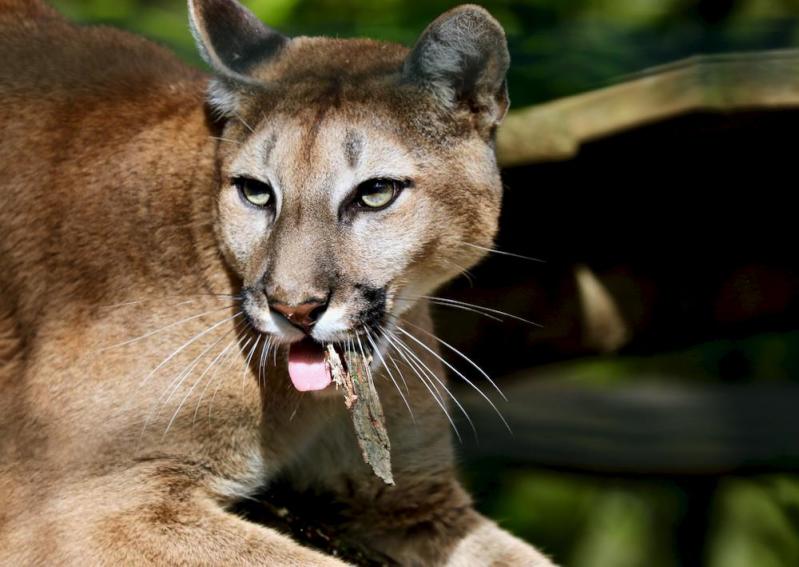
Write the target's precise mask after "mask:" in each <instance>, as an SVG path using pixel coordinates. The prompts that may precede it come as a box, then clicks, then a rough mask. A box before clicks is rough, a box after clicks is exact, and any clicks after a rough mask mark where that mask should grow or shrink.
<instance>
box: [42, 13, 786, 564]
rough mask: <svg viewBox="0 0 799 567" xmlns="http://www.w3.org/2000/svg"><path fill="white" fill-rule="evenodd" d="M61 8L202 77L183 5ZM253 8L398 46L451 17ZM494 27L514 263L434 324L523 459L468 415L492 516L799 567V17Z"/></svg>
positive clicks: (651, 16)
mask: <svg viewBox="0 0 799 567" xmlns="http://www.w3.org/2000/svg"><path fill="white" fill-rule="evenodd" d="M52 2H53V3H54V4H55V5H56V6H57V7H58V8H60V9H61V10H62V11H63V12H65V13H66V14H67V15H69V16H71V17H73V18H75V19H78V20H80V21H84V22H100V23H108V24H112V25H115V26H121V27H124V28H128V29H131V30H133V31H136V32H138V33H141V34H144V35H146V36H149V37H151V38H154V39H156V40H158V41H160V42H162V43H165V44H168V45H169V46H171V47H172V48H173V49H174V50H176V51H177V52H178V53H179V54H180V55H181V56H182V57H184V58H185V59H186V60H187V61H189V62H191V63H192V64H197V65H199V64H200V62H199V59H198V57H197V56H196V54H195V51H194V48H193V43H192V40H191V37H190V34H189V31H188V27H187V23H186V13H185V12H186V10H185V5H184V2H183V1H182V0H52ZM244 3H245V4H247V5H248V6H249V7H250V8H252V9H253V10H254V11H255V12H256V13H257V14H258V15H259V16H260V17H261V18H262V19H263V20H264V21H266V22H267V23H269V24H271V25H273V26H275V27H278V28H280V29H281V30H283V31H285V32H287V33H289V34H292V35H314V34H324V35H336V36H342V37H347V36H369V37H375V38H381V39H387V40H393V41H399V42H402V43H405V44H411V43H412V42H413V41H414V40H415V38H416V37H417V35H418V34H419V32H420V31H421V30H422V29H423V28H424V27H425V25H426V24H427V23H429V21H431V20H432V19H434V18H435V17H436V16H437V15H438V14H439V13H441V12H443V11H445V10H446V9H447V8H449V7H451V6H453V5H455V4H456V2H449V1H443V0H425V1H424V2H417V1H411V0H383V1H381V2H375V1H373V0H336V1H333V0H250V1H245V2H244ZM482 4H483V5H484V6H486V7H487V8H488V9H489V10H490V11H491V12H492V13H493V14H494V15H495V16H496V17H497V18H498V19H499V20H500V21H501V22H502V24H503V25H504V26H505V29H506V30H507V32H508V39H509V45H510V50H511V55H512V59H513V65H512V68H511V71H510V76H509V85H510V93H511V99H512V101H513V108H514V111H513V113H512V114H511V115H510V116H509V118H508V119H507V121H506V124H505V125H504V126H503V129H502V130H501V131H500V133H499V138H498V153H499V158H500V161H501V164H502V165H503V166H504V172H503V175H504V180H505V183H506V186H507V190H506V205H505V210H504V212H503V218H502V230H501V233H500V235H499V238H498V241H497V250H498V251H500V252H506V253H511V254H516V255H519V256H513V255H508V254H501V253H495V254H491V255H490V257H489V258H488V259H487V260H486V261H485V262H484V263H482V264H481V265H480V266H478V267H477V268H475V269H473V270H472V271H471V272H470V273H468V274H465V275H464V277H462V278H459V279H458V280H457V281H456V282H454V283H453V284H452V285H451V286H450V287H449V288H447V289H445V290H442V291H441V292H440V294H439V296H440V297H442V298H447V299H446V300H443V301H440V302H439V304H438V305H436V307H435V309H436V312H437V313H436V321H437V326H438V328H437V333H439V335H440V336H441V337H442V338H443V339H445V340H446V341H447V342H449V343H451V344H452V345H453V346H455V347H457V348H458V349H460V350H462V351H463V352H465V353H467V354H468V355H469V356H471V357H472V358H473V359H474V360H475V361H476V362H477V363H478V364H479V365H480V366H482V367H483V368H484V369H485V370H486V371H488V373H489V374H491V375H492V376H494V377H495V378H496V379H497V381H498V383H499V384H500V386H501V387H502V388H503V390H504V391H505V394H506V395H507V397H508V401H507V402H506V401H503V400H502V399H501V398H500V397H499V396H498V395H496V392H493V391H492V390H491V389H490V386H488V385H486V384H485V382H483V383H482V384H483V385H485V387H486V390H485V391H486V393H487V394H489V395H491V396H492V397H493V399H494V400H495V403H496V404H497V406H498V407H499V408H500V410H501V411H502V413H503V414H504V415H505V416H506V418H507V419H508V421H509V422H510V424H511V427H512V429H513V431H514V434H513V436H510V435H509V434H508V433H507V431H506V430H505V429H504V428H503V425H502V423H501V421H500V420H499V419H498V418H497V416H496V415H495V414H494V413H492V410H491V408H490V407H489V406H488V405H487V404H486V403H485V401H484V400H482V399H481V398H480V397H479V396H478V395H477V394H476V393H474V392H470V391H469V390H468V388H459V389H458V391H457V393H458V396H459V397H461V398H462V399H463V400H464V405H465V406H466V408H467V409H468V410H469V412H470V413H471V415H472V417H473V419H474V421H475V424H476V426H477V432H478V439H477V440H475V439H474V438H473V437H472V436H470V435H469V431H468V426H466V424H465V422H463V420H461V424H460V429H461V431H462V432H463V433H464V441H463V443H462V444H460V445H459V450H460V453H461V457H462V460H463V474H464V476H465V480H466V482H467V484H468V485H469V486H470V488H471V490H472V491H473V493H474V494H475V498H476V501H477V505H478V507H479V508H480V509H481V510H483V511H484V512H485V513H487V514H489V515H490V516H492V517H494V518H496V519H497V520H498V521H499V522H500V523H501V524H502V525H503V526H504V527H506V528H507V529H509V530H511V531H512V532H514V533H516V534H517V535H519V536H520V537H522V538H525V539H528V540H529V541H531V542H535V544H536V545H538V546H539V547H541V548H542V549H543V550H545V551H546V552H547V553H549V554H550V555H551V556H552V557H553V558H554V559H555V560H556V561H557V562H558V563H561V564H563V565H567V566H572V567H627V566H629V567H636V566H642V567H643V566H646V567H672V566H678V565H685V566H699V565H702V566H711V567H744V566H757V567H772V566H774V567H778V566H780V567H781V566H796V565H799V477H797V476H795V473H796V472H799V384H797V379H799V325H797V322H799V300H797V293H796V291H797V289H798V288H799V259H798V257H797V251H796V248H797V243H798V242H799V238H797V236H799V235H798V234H797V232H798V231H797V220H796V210H797V209H796V206H795V205H794V204H793V200H792V195H791V193H792V191H793V190H794V189H795V187H796V183H797V181H796V173H795V167H794V163H795V161H796V156H797V150H796V148H797V145H796V137H797V132H799V54H797V52H795V51H793V48H795V47H797V46H799V2H797V0H704V1H703V0H699V1H697V0H492V1H489V2H482ZM521 256H523V257H521ZM455 301H458V302H468V303H469V304H471V305H475V306H482V307H469V308H468V309H470V310H466V309H463V308H462V307H464V306H463V305H461V306H458V305H457V304H456V303H455ZM492 310H493V311H492ZM500 312H502V313H500ZM506 313H507V314H511V315H512V316H508V315H506ZM516 317H520V318H523V319H525V320H530V321H533V322H535V323H538V324H540V326H538V325H532V324H530V323H527V322H524V321H521V320H519V319H518V318H516ZM449 358H450V360H451V361H452V362H453V363H456V364H457V366H458V367H459V368H460V369H461V371H462V372H464V373H468V375H469V376H471V377H474V378H480V375H479V373H476V372H475V370H474V368H473V367H471V366H470V365H468V363H465V362H464V361H463V360H462V359H460V357H458V356H457V355H454V354H453V355H452V356H450V357H449Z"/></svg>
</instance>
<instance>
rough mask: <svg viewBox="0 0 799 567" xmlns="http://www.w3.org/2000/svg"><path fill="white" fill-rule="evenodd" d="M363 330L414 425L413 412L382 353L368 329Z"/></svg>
mask: <svg viewBox="0 0 799 567" xmlns="http://www.w3.org/2000/svg"><path fill="white" fill-rule="evenodd" d="M365 330H366V339H367V340H368V341H369V343H370V344H371V345H372V349H373V350H374V352H375V353H376V354H377V356H378V358H380V362H381V363H382V364H383V368H385V369H386V373H387V374H388V376H389V378H391V381H392V382H393V383H394V387H395V388H397V392H399V395H400V397H401V398H402V401H403V402H405V407H406V408H408V413H409V414H410V415H411V420H412V421H413V422H414V423H415V422H416V418H415V417H414V415H413V410H412V409H411V404H410V403H408V399H407V398H406V397H405V394H403V393H402V388H400V387H399V384H398V383H397V381H396V380H395V379H394V375H393V374H392V373H391V369H390V368H389V367H388V364H386V361H385V359H384V358H383V353H381V352H380V348H379V346H378V345H377V343H376V342H375V340H374V339H373V338H372V333H371V332H370V331H369V328H368V327H365Z"/></svg>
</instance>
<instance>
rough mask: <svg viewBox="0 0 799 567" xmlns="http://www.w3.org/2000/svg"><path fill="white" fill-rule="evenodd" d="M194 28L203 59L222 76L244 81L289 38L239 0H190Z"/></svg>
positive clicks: (190, 14)
mask: <svg viewBox="0 0 799 567" xmlns="http://www.w3.org/2000/svg"><path fill="white" fill-rule="evenodd" d="M189 20H190V23H191V31H192V34H193V35H194V39H195V41H196V42H197V47H198V49H199V51H200V55H202V57H203V59H204V60H205V61H206V62H207V63H208V64H209V65H210V66H211V68H212V69H213V70H214V71H216V72H217V73H218V74H219V75H222V76H223V77H226V78H228V79H235V80H238V81H242V82H245V83H251V82H253V81H252V79H251V78H250V77H249V76H248V72H249V71H250V70H251V69H252V67H253V66H255V65H256V64H258V63H261V62H263V61H265V60H268V59H270V58H271V57H274V56H275V55H276V54H277V53H278V52H279V51H280V50H281V49H282V48H283V47H284V46H285V45H286V44H287V43H288V42H289V38H287V37H286V36H284V35H282V34H280V33H279V32H276V31H275V30H273V29H271V28H269V27H268V26H266V25H265V24H264V23H263V22H261V20H259V19H258V18H257V17H256V16H255V14H253V13H252V12H250V11H249V10H248V9H247V8H245V7H244V6H242V5H241V4H240V3H239V2H237V0H189Z"/></svg>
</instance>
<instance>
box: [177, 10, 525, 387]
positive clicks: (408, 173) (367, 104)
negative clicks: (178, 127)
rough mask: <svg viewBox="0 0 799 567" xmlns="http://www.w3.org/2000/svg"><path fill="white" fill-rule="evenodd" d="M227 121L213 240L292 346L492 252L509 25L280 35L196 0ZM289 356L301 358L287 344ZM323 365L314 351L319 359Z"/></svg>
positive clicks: (322, 338)
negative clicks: (408, 43) (407, 39)
mask: <svg viewBox="0 0 799 567" xmlns="http://www.w3.org/2000/svg"><path fill="white" fill-rule="evenodd" d="M189 4H190V17H191V25H192V30H193V33H194V36H195V38H196V40H197V44H198V46H199V49H200V52H201V54H202V55H203V57H204V58H205V60H206V62H207V63H208V64H209V65H210V66H211V67H212V69H213V70H214V72H215V76H214V78H213V79H212V80H211V82H210V86H209V91H208V103H209V104H210V106H211V107H212V109H213V110H214V111H215V112H216V113H217V114H218V116H219V117H220V119H222V120H224V123H225V125H224V131H223V134H222V136H221V138H222V139H221V140H220V141H219V149H218V167H219V176H218V177H219V186H218V187H217V188H216V191H217V193H216V199H215V202H216V207H217V211H216V213H217V214H216V220H215V222H216V226H215V230H216V234H217V237H218V240H219V245H220V248H221V250H222V252H223V255H224V257H225V259H226V261H227V262H228V263H229V265H230V267H231V269H232V270H233V271H234V272H235V273H236V274H237V275H238V277H239V278H240V279H241V284H242V290H243V291H242V295H243V298H244V299H243V304H244V309H245V312H246V314H247V316H248V319H249V320H250V322H251V324H252V325H253V326H254V327H255V328H256V329H257V330H258V331H260V332H262V333H264V334H268V335H270V336H271V337H272V338H273V340H274V341H276V342H278V343H280V344H291V345H292V346H291V350H290V355H289V370H290V374H291V377H292V380H293V381H294V384H295V386H296V387H297V388H298V389H300V390H311V389H319V388H322V387H324V386H325V385H326V384H327V383H329V381H326V380H325V379H324V377H322V376H321V374H320V373H317V374H313V375H311V374H312V373H311V374H308V373H306V374H307V375H305V376H300V375H299V374H297V375H295V373H293V372H291V363H292V356H294V357H295V358H297V359H301V360H307V359H308V358H309V357H310V358H311V359H314V357H317V359H318V356H320V355H319V352H321V349H322V347H323V345H325V344H328V343H333V344H337V345H342V344H345V343H347V342H348V341H350V340H353V339H355V340H357V339H361V343H362V344H363V345H364V346H365V347H366V348H369V346H368V345H371V346H372V348H374V346H375V345H376V344H379V341H380V339H381V329H383V328H384V326H390V325H392V322H393V321H394V320H395V318H396V317H398V316H400V315H401V314H402V313H403V311H405V310H407V309H409V308H410V307H412V306H413V304H414V303H415V302H416V301H417V300H419V299H420V298H422V297H423V296H425V295H427V294H430V293H431V292H432V291H433V290H434V289H435V288H436V287H438V286H440V285H441V284H442V283H443V282H445V281H447V280H448V279H451V278H452V277H454V276H455V275H457V274H458V273H460V272H462V271H464V270H466V269H467V268H469V267H470V266H472V265H473V264H474V263H476V262H477V261H478V260H479V259H480V258H481V257H482V255H483V254H484V252H485V250H484V249H485V248H487V247H489V246H491V243H492V241H493V238H494V235H495V232H496V229H497V218H498V214H499V208H500V202H501V194H502V186H501V182H500V177H499V172H498V168H497V165H496V159H495V156H494V133H495V130H496V127H497V125H498V124H499V122H500V121H501V120H502V118H503V117H504V115H505V113H506V111H507V108H508V104H509V103H508V97H507V89H506V83H505V73H506V71H507V67H508V64H509V55H508V51H507V46H506V40H505V35H504V32H503V30H502V28H501V26H500V25H499V24H498V23H497V22H496V20H494V18H492V17H491V15H489V14H488V12H486V11H485V10H484V9H482V8H480V7H477V6H470V5H466V6H461V7H458V8H455V9H453V10H451V11H449V12H447V13H445V14H444V15H442V16H441V17H439V18H438V19H437V20H435V21H434V22H433V23H432V24H431V25H430V26H429V27H428V28H427V29H426V30H425V31H424V32H423V33H422V35H421V37H420V38H419V39H418V41H417V43H416V45H415V46H414V47H413V48H412V49H410V50H409V49H407V48H405V47H402V46H399V45H394V44H389V43H383V42H378V41H371V40H362V39H331V38H312V37H296V38H291V39H290V38H288V37H285V36H284V35H281V34H280V33H278V32H276V31H274V30H272V29H270V28H268V27H267V26H266V25H264V24H263V23H262V22H261V21H260V20H259V19H258V18H257V17H256V16H254V15H253V14H252V13H251V12H249V11H248V10H247V9H246V8H244V7H243V6H241V5H240V4H239V3H238V2H236V1H235V0H190V3H189ZM292 353H296V354H292ZM314 360H316V359H314Z"/></svg>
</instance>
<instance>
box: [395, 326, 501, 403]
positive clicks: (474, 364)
mask: <svg viewBox="0 0 799 567" xmlns="http://www.w3.org/2000/svg"><path fill="white" fill-rule="evenodd" d="M402 322H403V323H405V324H406V325H410V326H411V327H413V328H415V329H417V330H419V331H422V332H423V333H424V334H426V335H427V336H429V337H430V338H432V339H434V340H436V341H438V342H439V343H440V344H442V345H444V346H445V347H447V348H448V349H450V350H451V351H452V352H454V353H455V354H457V355H458V356H460V357H461V358H462V359H463V360H465V361H466V362H468V363H469V364H471V365H472V366H473V367H474V368H475V369H477V371H478V372H479V373H480V374H482V375H483V376H484V377H485V379H486V380H488V382H489V383H490V384H491V385H492V386H493V387H494V389H495V390H496V391H497V392H498V393H499V395H500V396H502V399H503V400H505V401H506V402H507V401H508V398H507V397H506V396H505V394H504V393H503V392H502V390H501V389H500V388H499V386H497V384H496V382H494V380H492V379H491V376H489V375H488V373H487V372H486V371H485V370H483V369H482V368H480V366H478V364H477V363H476V362H474V361H473V360H472V359H471V358H469V357H468V356H466V355H465V354H463V353H462V352H461V351H459V350H458V349H457V348H455V347H454V346H452V345H451V344H449V343H448V342H447V341H445V340H444V339H442V338H440V337H437V336H436V335H435V334H433V333H431V332H430V331H428V330H427V329H424V328H422V327H420V326H419V325H414V324H413V323H411V322H410V321H404V320H403V321H402Z"/></svg>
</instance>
